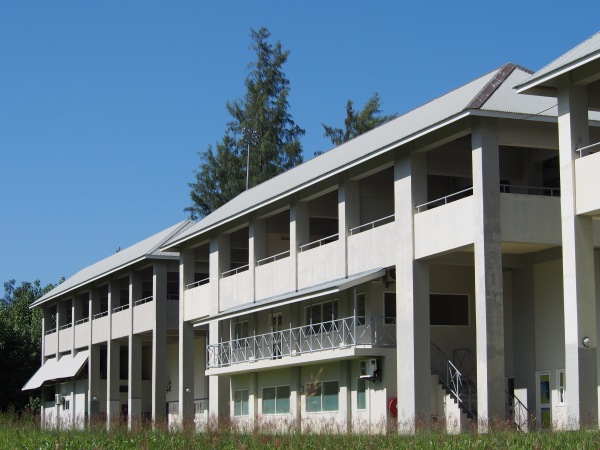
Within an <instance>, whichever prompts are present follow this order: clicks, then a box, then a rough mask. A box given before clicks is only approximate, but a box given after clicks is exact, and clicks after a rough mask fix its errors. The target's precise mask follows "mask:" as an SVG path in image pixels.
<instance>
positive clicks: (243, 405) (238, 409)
mask: <svg viewBox="0 0 600 450" xmlns="http://www.w3.org/2000/svg"><path fill="white" fill-rule="evenodd" d="M233 415H234V416H247V415H248V389H240V390H237V391H233Z"/></svg>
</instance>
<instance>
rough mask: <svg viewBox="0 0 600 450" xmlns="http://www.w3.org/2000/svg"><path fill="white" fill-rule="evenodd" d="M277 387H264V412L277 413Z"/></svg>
mask: <svg viewBox="0 0 600 450" xmlns="http://www.w3.org/2000/svg"><path fill="white" fill-rule="evenodd" d="M276 392H277V390H276V388H274V387H268V388H263V396H262V412H263V414H275V413H276V412H277V409H276V406H275V399H276V397H277V395H276Z"/></svg>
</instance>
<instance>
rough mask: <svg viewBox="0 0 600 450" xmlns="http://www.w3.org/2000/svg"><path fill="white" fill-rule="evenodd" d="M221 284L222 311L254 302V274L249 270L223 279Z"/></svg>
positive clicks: (220, 299) (220, 304) (220, 307)
mask: <svg viewBox="0 0 600 450" xmlns="http://www.w3.org/2000/svg"><path fill="white" fill-rule="evenodd" d="M219 283H221V286H220V290H219V310H220V311H225V310H227V309H229V308H233V307H234V306H238V305H243V304H245V303H251V302H252V301H253V300H254V292H253V290H252V273H251V272H250V271H249V270H246V271H245V272H241V273H238V274H235V275H231V276H228V277H226V278H221V279H220V280H219Z"/></svg>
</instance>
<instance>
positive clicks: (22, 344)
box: [0, 280, 54, 411]
mask: <svg viewBox="0 0 600 450" xmlns="http://www.w3.org/2000/svg"><path fill="white" fill-rule="evenodd" d="M53 287H54V286H53V285H52V284H50V285H48V286H45V287H42V285H41V284H40V281H39V280H36V281H34V282H33V283H30V282H23V283H21V285H20V286H17V285H16V283H15V280H10V281H7V282H6V283H4V297H3V298H1V299H0V361H2V364H3V367H4V370H0V386H1V388H0V411H2V410H5V409H6V408H7V407H8V406H9V405H13V406H14V407H15V408H16V409H22V408H23V407H24V406H25V405H26V404H27V402H28V400H29V393H28V392H22V391H21V388H22V387H23V386H24V385H25V383H26V382H27V381H28V380H29V378H31V376H32V375H33V374H34V373H35V372H36V370H37V369H39V367H40V362H41V355H40V352H41V340H42V334H41V333H42V325H41V320H42V312H41V310H40V309H34V310H32V309H29V306H30V305H31V304H32V303H33V302H34V301H35V300H37V299H38V298H40V297H41V296H42V295H44V294H45V293H46V292H48V291H50V289H52V288H53Z"/></svg>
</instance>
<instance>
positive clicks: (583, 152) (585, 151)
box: [575, 142, 600, 158]
mask: <svg viewBox="0 0 600 450" xmlns="http://www.w3.org/2000/svg"><path fill="white" fill-rule="evenodd" d="M592 150H594V151H592ZM598 150H600V142H596V143H595V144H591V145H586V146H585V147H581V148H578V149H576V150H575V151H576V152H577V153H579V157H580V158H583V157H584V156H587V155H591V154H592V153H596V152H597V151H598Z"/></svg>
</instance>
